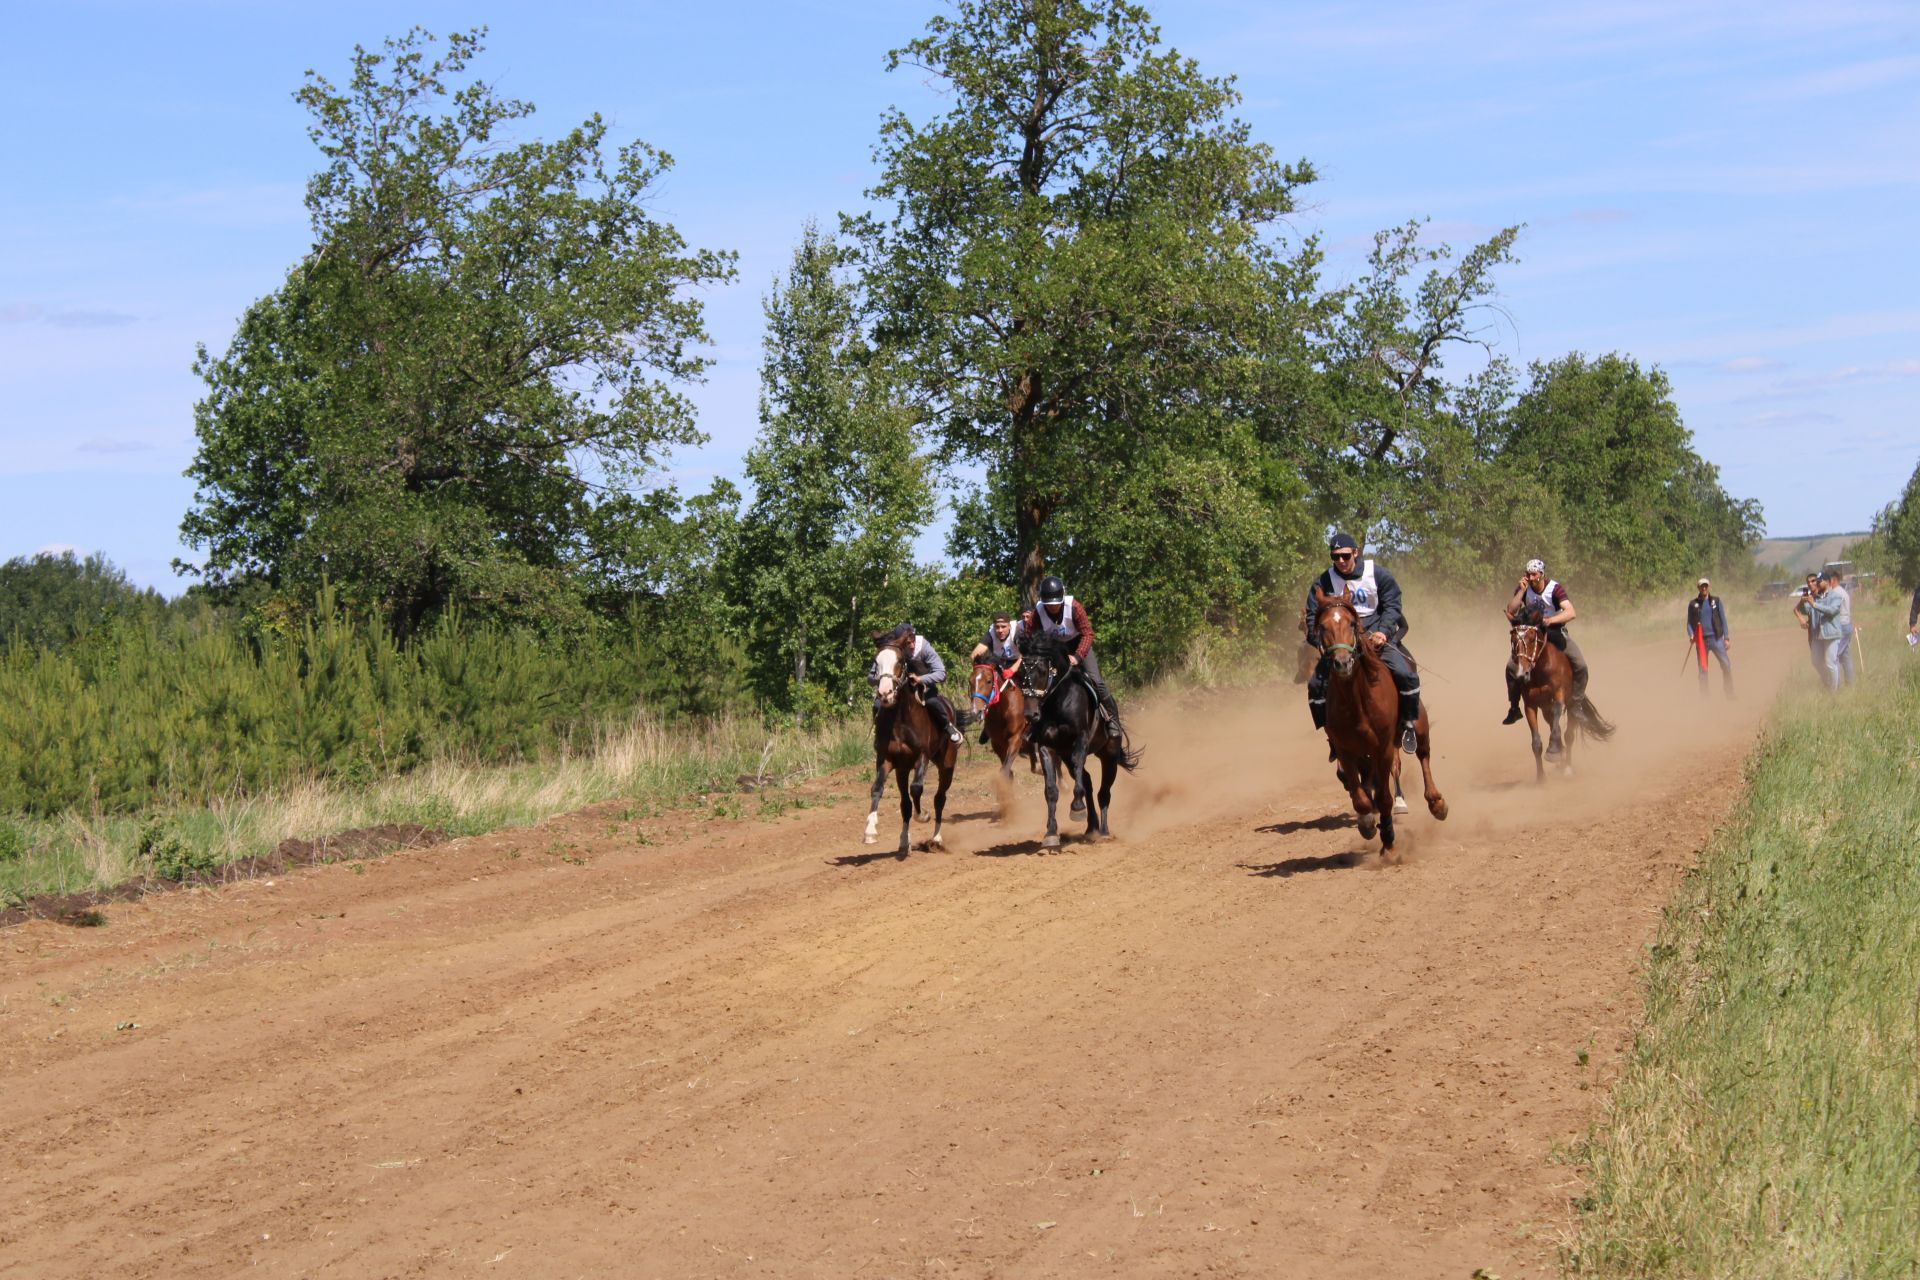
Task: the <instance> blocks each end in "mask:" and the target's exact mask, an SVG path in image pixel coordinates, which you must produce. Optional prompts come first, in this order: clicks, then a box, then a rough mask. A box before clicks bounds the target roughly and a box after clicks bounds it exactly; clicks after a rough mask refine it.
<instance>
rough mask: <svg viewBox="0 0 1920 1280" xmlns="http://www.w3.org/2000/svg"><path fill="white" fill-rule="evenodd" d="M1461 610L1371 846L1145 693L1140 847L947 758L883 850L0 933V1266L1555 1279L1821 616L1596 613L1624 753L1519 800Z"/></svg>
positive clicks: (385, 888)
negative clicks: (1706, 867) (1741, 632)
mask: <svg viewBox="0 0 1920 1280" xmlns="http://www.w3.org/2000/svg"><path fill="white" fill-rule="evenodd" d="M1471 639H1472V642H1473V643H1472V644H1471V645H1468V644H1464V643H1462V644H1456V645H1451V646H1448V645H1442V646H1439V647H1435V648H1432V649H1431V651H1428V650H1426V649H1423V650H1422V652H1421V657H1422V658H1423V659H1424V660H1425V663H1426V667H1427V675H1426V681H1425V683H1426V688H1427V692H1428V695H1429V699H1430V703H1431V705H1432V707H1433V712H1434V720H1435V729H1434V737H1435V743H1436V747H1437V753H1436V759H1437V768H1438V777H1439V782H1440V785H1441V787H1442V788H1443V790H1445V791H1446V793H1447V795H1448V798H1449V800H1450V801H1451V803H1452V808H1453V816H1452V818H1451V819H1450V820H1449V821H1447V822H1446V823H1444V824H1441V823H1435V822H1434V821H1433V820H1432V819H1431V818H1429V817H1428V816H1427V815H1426V814H1425V812H1424V811H1423V810H1422V809H1421V808H1420V806H1419V803H1418V799H1417V790H1416V789H1414V788H1410V790H1416V794H1415V796H1414V797H1413V798H1414V802H1415V812H1414V814H1413V815H1412V817H1411V818H1410V820H1409V821H1407V822H1406V823H1405V824H1404V825H1403V828H1402V832H1403V845H1402V847H1403V849H1404V850H1405V852H1406V855H1407V858H1406V862H1405V864H1404V865H1402V866H1399V867H1392V868H1383V867H1382V866H1380V864H1379V860H1378V858H1376V857H1373V856H1369V855H1367V854H1366V853H1365V850H1366V849H1368V848H1369V847H1372V846H1368V845H1364V844H1363V843H1362V842H1361V841H1360V839H1359V838H1358V834H1357V832H1356V831H1355V830H1354V828H1353V827H1352V825H1351V822H1350V818H1349V817H1348V815H1347V814H1346V811H1345V805H1344V797H1343V796H1342V794H1341V793H1340V792H1339V790H1338V789H1337V787H1336V785H1335V784H1334V782H1333V780H1332V777H1331V772H1330V769H1329V767H1328V766H1327V765H1326V764H1325V760H1324V746H1323V745H1322V744H1321V743H1320V742H1318V741H1316V740H1315V739H1314V738H1313V737H1311V736H1310V735H1309V733H1308V731H1307V725H1306V714H1305V709H1304V707H1303V706H1302V705H1301V702H1302V697H1301V694H1300V691H1299V690H1298V689H1297V688H1295V687H1292V686H1278V687H1276V688H1274V689H1273V690H1271V691H1269V692H1266V693H1262V694H1259V695H1255V696H1248V695H1246V694H1235V695H1233V696H1231V697H1229V696H1225V695H1221V696H1216V697H1211V698H1206V699H1200V700H1196V701H1195V702H1194V703H1189V704H1186V705H1183V706H1181V707H1179V708H1174V707H1170V706H1160V707H1157V708H1151V709H1147V710H1144V711H1142V712H1141V714H1140V715H1139V717H1138V721H1139V723H1138V736H1139V739H1140V741H1141V742H1142V743H1144V744H1145V746H1146V749H1147V757H1146V761H1145V763H1144V764H1143V766H1142V768H1141V770H1140V772H1139V773H1138V774H1137V775H1135V776H1132V777H1127V778H1123V779H1122V781H1121V783H1120V784H1119V788H1118V791H1117V797H1116V821H1115V830H1116V832H1118V833H1119V834H1120V836H1121V838H1120V839H1119V840H1117V841H1115V842H1112V843H1107V844H1098V845H1094V844H1083V843H1075V842H1072V841H1069V843H1068V845H1067V847H1066V848H1065V849H1064V850H1063V851H1061V852H1059V853H1057V854H1044V855H1043V854H1041V853H1040V852H1039V851H1038V849H1037V844H1036V842H1035V840H1034V837H1035V836H1037V835H1038V834H1039V830H1040V825H1039V822H1038V819H1037V813H1038V804H1037V787H1036V786H1035V785H1034V783H1033V780H1031V779H1025V778H1023V779H1022V781H1021V786H1022V789H1023V798H1022V799H1021V801H1020V802H1019V803H1018V804H1017V806H1016V809H1015V811H1014V812H1013V813H1012V814H1011V815H1009V818H1008V820H1007V821H1006V822H1004V823H1002V824H1000V825H997V826H996V825H992V824H990V822H989V820H988V814H989V810H990V808H991V799H990V796H991V788H990V786H989V783H988V777H989V775H988V773H987V771H986V769H985V768H984V767H983V766H982V765H981V763H980V760H981V756H982V755H983V754H984V753H980V752H977V751H976V752H975V753H974V757H973V758H974V761H975V763H974V764H973V765H972V766H971V767H969V768H968V769H967V770H966V772H965V774H964V777H963V780H962V782H961V784H960V785H959V786H958V787H957V789H956V797H955V800H954V803H953V804H952V805H951V806H950V810H949V812H950V814H955V815H957V817H958V819H959V820H958V821H956V822H954V823H952V825H950V827H949V841H950V846H951V848H950V851H949V852H946V853H942V854H928V853H916V854H915V855H913V856H912V857H911V858H909V859H908V860H906V861H904V862H897V861H895V860H893V859H892V858H891V857H885V858H880V859H871V860H870V859H869V858H868V857H867V856H866V855H867V854H869V853H870V852H871V850H868V849H866V848H864V847H863V846H862V845H861V843H860V831H861V827H862V823H863V819H864V816H865V812H864V811H865V794H864V793H865V787H864V781H863V779H860V778H857V777H853V776H851V775H841V776H838V777H835V778H830V779H826V780H823V781H821V782H819V783H816V784H811V785H809V786H808V787H806V788H803V789H802V793H803V794H804V795H805V796H807V797H809V798H810V801H811V802H812V803H811V805H810V807H806V808H797V807H789V808H788V809H787V810H786V811H785V812H782V813H779V814H777V815H776V814H774V813H773V812H772V810H773V809H774V808H775V807H776V806H773V805H768V806H767V808H768V812H767V813H766V814H761V813H759V812H757V811H756V808H757V806H759V805H760V803H761V802H760V800H759V799H758V798H756V797H744V798H740V802H741V803H743V804H744V806H745V807H746V809H747V810H748V812H747V815H746V816H742V817H737V818H714V817H711V816H709V815H708V814H705V813H695V812H688V811H673V812H668V813H664V814H661V815H658V816H647V815H635V816H624V815H623V813H622V810H621V809H620V807H618V806H614V807H609V808H602V809H598V810H590V811H587V812H584V813H580V814H575V815H571V816H569V817H566V818H563V819H559V820H556V821H553V822H551V823H548V824H546V825H544V826H542V827H540V828H538V829H534V830H523V831H512V832H504V833H500V834H497V835H493V836H488V837H483V838H477V839H469V840H461V841H457V842H454V843H452V844H448V845H443V846H440V847H437V848H434V849H431V850H426V851H421V852H416V853H408V854H401V855H396V856H394V857H391V858H388V859H384V860H380V861H374V862H369V863H366V864H364V865H358V866H346V865H339V866H332V867H322V868H314V869H310V870H305V871H300V872H296V873H293V874H289V875H284V876H281V877H279V878H277V879H276V880H274V881H271V882H265V881H261V882H254V883H248V884H242V885H237V886H233V887H230V888H227V889H223V890H217V891H190V892H187V893H182V894H174V895H167V896H164V897H161V898H157V899H153V900H150V901H148V902H145V903H140V904H133V905H127V906H115V907H111V908H109V909H108V911H107V915H108V924H107V926H106V927H104V928H97V929H74V928H69V927H64V926H60V925H55V924H49V923H44V922H34V923H30V924H27V925H23V926H20V927H18V928H14V929H10V930H7V931H5V932H4V933H0V1087H4V1090H5V1095H4V1096H5V1098H6V1106H5V1109H4V1121H3V1122H0V1150H4V1151H5V1152H6V1155H5V1157H4V1162H0V1194H3V1195H4V1198H5V1203H6V1206H7V1212H6V1214H5V1215H4V1217H3V1218H0V1272H3V1273H5V1274H7V1275H23V1276H24V1275H31V1276H39V1277H48V1276H69V1275H71V1276H79V1275H112V1276H166V1277H175V1276H231V1275H235V1274H239V1273H241V1272H243V1271H249V1270H251V1271H252V1272H253V1273H257V1274H268V1275H287V1276H292V1275H317V1276H343V1277H344V1276H356V1277H357V1276H388V1275H427V1276H442V1275H469V1274H470V1275H497V1276H614V1275H618V1276H662V1277H683V1276H727V1277H733V1276H819V1277H854V1276H873V1277H881V1276H987V1275H1004V1276H1023V1277H1024V1276H1107V1275H1126V1276H1169V1277H1171V1276H1195V1275H1216V1276H1263V1277H1264V1276H1313V1277H1320V1278H1326V1277H1343V1276H1353V1277H1362V1276H1365V1277H1378V1276H1457V1277H1460V1280H1466V1278H1467V1277H1468V1276H1469V1275H1471V1274H1472V1273H1473V1271H1474V1269H1475V1268H1478V1267H1484V1268H1487V1269H1488V1270H1490V1271H1492V1272H1494V1273H1496V1274H1498V1275H1499V1276H1501V1277H1504V1278H1505V1280H1514V1277H1518V1276H1537V1275H1546V1274H1551V1273H1552V1271H1553V1269H1554V1244H1555V1241H1556V1239H1557V1237H1558V1235H1559V1233H1561V1232H1562V1231H1563V1230H1564V1229H1565V1226H1566V1224H1567V1221H1568V1216H1569V1214H1568V1208H1567V1205H1568V1199H1569V1197H1570V1196H1571V1195H1574V1194H1577V1193H1578V1187H1579V1183H1578V1170H1577V1169H1576V1168H1574V1167H1572V1166H1570V1165H1568V1164H1566V1163H1564V1162H1561V1161H1559V1160H1557V1159H1556V1155H1555V1152H1556V1149H1557V1148H1559V1147H1562V1146H1564V1145H1565V1144H1567V1143H1569V1142H1570V1141H1571V1140H1573V1139H1574V1138H1575V1137H1576V1136H1577V1135H1578V1134H1579V1132H1580V1131H1581V1129H1582V1127H1583V1125H1584V1124H1585V1123H1586V1121H1587V1120H1588V1118H1589V1117H1590V1115H1591V1114H1592V1110H1593V1108H1594V1107H1595V1106H1597V1105H1598V1104H1599V1102H1600V1101H1601V1099H1602V1096H1603V1090H1604V1086H1605V1081H1606V1079H1607V1077H1608V1073H1609V1070H1610V1068H1611V1066H1612V1064H1613V1063H1614V1062H1615V1061H1616V1060H1617V1057H1618V1053H1619V1051H1620V1049H1621V1046H1622V1043H1623V1039H1624V1038H1625V1037H1627V1036H1628V1035H1630V1033H1631V1027H1632V1023H1633V1019H1634V1017H1635V1013H1636V1009H1635V998H1636V997H1635V985H1634V983H1635V978H1634V965H1635V958H1636V956H1637V954H1638V953H1639V951H1640V949H1641V948H1642V947H1643V946H1644V945H1645V944H1646V943H1647V942H1648V941H1649V940H1650V939H1651V936H1652V933H1653V930H1654V928H1655V924H1656V922H1657V919H1658V913H1659V910H1660V907H1661V904H1662V903H1663V902H1664V901H1665V899H1666V898H1667V896H1668V894H1669V892H1670V890H1671V887H1672V885H1673V883H1674V880H1675V878H1676V877H1677V875H1678V874H1679V873H1680V872H1681V870H1682V869H1683V868H1684V867H1685V866H1686V865H1687V864H1688V863H1689V862H1690V861H1691V859H1692V856H1693V853H1694V850H1695V849H1696V848H1697V847H1698V846H1699V845H1700V843H1701V842H1702V841H1703V840H1704V839H1705V838H1706V837H1707V835H1708V834H1709V833H1710V831H1711V829H1712V827H1713V825H1714V824H1715V822H1716V821H1717V820H1718V819H1719V818H1720V817H1721V816H1722V815H1723V814H1724V812H1725V809H1726V806H1727V805H1728V804H1729V803H1730V802H1731V800H1732V798H1733V796H1734V794H1735V792H1736V789H1737V784H1738V778H1739V767H1740V761H1741V758H1742V756H1743V754H1744V752H1745V750H1746V748H1747V746H1748V745H1749V743H1750V740H1751V738H1752V735H1753V732H1754V728H1755V725H1756V723H1757V720H1758V717H1759V715H1760V714H1761V712H1762V711H1763V710H1764V707H1765V703H1766V701H1767V693H1768V691H1769V690H1770V688H1771V687H1772V685H1773V684H1774V683H1775V681H1776V680H1777V679H1778V678H1779V676H1780V675H1781V673H1783V672H1784V671H1785V670H1787V669H1788V668H1789V667H1790V666H1791V665H1792V664H1793V663H1794V662H1795V661H1797V660H1798V659H1797V655H1799V654H1800V652H1801V649H1800V647H1799V645H1800V641H1799V638H1798V636H1797V635H1795V634H1793V633H1784V632H1783V633H1774V634H1772V635H1753V636H1748V637H1743V638H1742V644H1743V646H1744V647H1743V648H1741V649H1738V650H1736V659H1737V660H1739V661H1740V662H1741V663H1742V678H1743V689H1742V692H1743V697H1742V700H1741V701H1738V702H1735V703H1731V704H1728V703H1723V702H1721V701H1720V700H1719V698H1718V696H1717V694H1716V696H1715V698H1714V699H1713V700H1711V701H1702V700H1700V699H1699V698H1698V697H1697V696H1696V694H1695V693H1694V690H1693V686H1692V679H1693V678H1692V676H1691V675H1687V676H1685V677H1684V678H1682V679H1680V680H1676V679H1675V675H1674V667H1675V665H1676V664H1677V660H1678V657H1679V644H1678V638H1677V637H1676V640H1675V643H1674V644H1673V645H1671V646H1657V647H1656V646H1640V647H1637V648H1633V649H1626V648H1621V649H1617V650H1614V651H1609V650H1608V649H1607V648H1606V647H1605V646H1604V645H1598V644H1595V642H1594V641H1593V640H1591V639H1589V640H1588V641H1587V645H1588V652H1589V655H1590V657H1591V658H1592V659H1593V662H1594V666H1595V672H1596V674H1595V677H1594V684H1593V694H1594V697H1595V700H1596V701H1597V702H1598V703H1599V705H1600V707H1601V709H1602V710H1603V711H1604V712H1605V713H1606V714H1607V715H1608V716H1610V717H1611V718H1613V719H1614V720H1616V721H1617V722H1618V723H1619V724H1620V732H1619V735H1618V737H1617V738H1616V739H1615V741H1614V742H1613V743H1611V744H1608V745H1606V746H1600V747H1593V748H1591V749H1585V748H1583V749H1582V751H1581V754H1580V756H1579V757H1577V762H1578V764H1579V765H1580V771H1579V773H1578V774H1577V775H1576V776H1575V777H1574V778H1572V779H1570V780H1562V779H1558V778H1556V779H1552V780H1550V781H1549V783H1548V784H1547V785H1546V786H1545V787H1540V788H1536V787H1535V786H1534V784H1533V782H1532V771H1533V765H1532V759H1531V756H1530V755H1529V754H1528V752H1527V749H1526V745H1525V730H1524V729H1523V728H1512V729H1501V728H1500V727H1499V726H1498V725H1497V723H1496V722H1497V720H1498V717H1499V712H1500V705H1499V696H1500V695H1499V688H1498V681H1497V676H1496V675H1495V674H1494V669H1495V668H1497V667H1498V665H1499V660H1500V659H1499V654H1500V653H1501V652H1504V643H1503V639H1502V637H1501V636H1500V635H1498V634H1496V635H1494V636H1492V637H1491V639H1490V640H1489V638H1488V637H1487V636H1484V635H1481V636H1475V637H1472V638H1471ZM1489 644H1491V646H1492V647H1493V649H1494V653H1493V655H1492V657H1491V658H1490V657H1489V655H1488V646H1489ZM1469 655H1471V656H1469ZM1416 776H1417V774H1416ZM884 812H885V810H884V809H883V813H884ZM884 830H885V824H884V823H883V832H884ZM883 847H884V846H883Z"/></svg>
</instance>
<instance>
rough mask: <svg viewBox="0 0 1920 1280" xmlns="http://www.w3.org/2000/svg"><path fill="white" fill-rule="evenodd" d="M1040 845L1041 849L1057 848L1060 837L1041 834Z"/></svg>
mask: <svg viewBox="0 0 1920 1280" xmlns="http://www.w3.org/2000/svg"><path fill="white" fill-rule="evenodd" d="M1040 847H1041V848H1042V849H1058V848H1059V847H1060V837H1059V836H1041V837H1040Z"/></svg>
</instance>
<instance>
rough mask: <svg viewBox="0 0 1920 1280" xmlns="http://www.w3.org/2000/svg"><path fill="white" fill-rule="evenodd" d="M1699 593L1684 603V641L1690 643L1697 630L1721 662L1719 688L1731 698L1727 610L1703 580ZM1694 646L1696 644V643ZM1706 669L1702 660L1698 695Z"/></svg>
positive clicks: (1704, 687) (1702, 689)
mask: <svg viewBox="0 0 1920 1280" xmlns="http://www.w3.org/2000/svg"><path fill="white" fill-rule="evenodd" d="M1699 587H1700V594H1699V595H1697V596H1695V597H1694V598H1693V599H1691V600H1689V601H1687V639H1689V640H1692V639H1693V635H1694V632H1695V630H1696V629H1697V630H1698V631H1699V632H1700V634H1701V635H1702V636H1704V637H1705V639H1706V644H1707V652H1708V653H1711V654H1712V655H1713V656H1714V657H1715V658H1718V659H1719V660H1720V687H1721V689H1722V690H1723V691H1724V692H1725V693H1726V695H1727V696H1728V697H1729V698H1731V697H1732V696H1733V659H1731V658H1729V657H1728V656H1727V649H1728V647H1729V646H1730V645H1732V644H1733V633H1732V632H1730V631H1728V630H1727V607H1726V605H1724V604H1722V603H1721V601H1720V597H1719V596H1716V595H1714V594H1713V584H1712V583H1710V582H1708V581H1707V580H1706V579H1705V578H1702V579H1700V582H1699ZM1696 643H1697V642H1696ZM1706 692H1707V668H1706V663H1705V660H1704V659H1703V660H1702V662H1701V666H1700V693H1701V696H1702V697H1704V696H1706Z"/></svg>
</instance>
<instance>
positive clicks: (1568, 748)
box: [1560, 711, 1580, 778]
mask: <svg viewBox="0 0 1920 1280" xmlns="http://www.w3.org/2000/svg"><path fill="white" fill-rule="evenodd" d="M1566 717H1567V727H1566V730H1565V732H1564V733H1563V734H1562V735H1561V739H1562V742H1563V744H1564V747H1563V754H1562V755H1561V757H1560V773H1561V775H1562V776H1563V777H1568V778H1571V777H1572V776H1573V733H1574V730H1576V729H1578V728H1579V727H1580V724H1579V722H1578V721H1577V720H1575V719H1574V718H1573V712H1572V711H1568V712H1567V713H1566Z"/></svg>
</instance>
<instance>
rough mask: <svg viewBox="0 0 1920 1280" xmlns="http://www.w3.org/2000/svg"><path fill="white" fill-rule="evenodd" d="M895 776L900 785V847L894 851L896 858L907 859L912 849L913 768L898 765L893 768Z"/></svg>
mask: <svg viewBox="0 0 1920 1280" xmlns="http://www.w3.org/2000/svg"><path fill="white" fill-rule="evenodd" d="M893 776H894V780H895V781H897V782H898V783H899V784H900V847H899V848H898V849H897V850H895V851H894V856H895V857H898V858H905V857H906V856H907V850H908V849H909V847H910V845H909V844H908V841H907V836H908V834H909V833H910V832H911V831H912V830H913V797H912V795H911V794H910V793H909V790H908V789H909V788H910V787H911V786H912V785H913V781H912V779H913V766H912V765H910V764H904V763H902V764H896V765H895V766H893Z"/></svg>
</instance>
